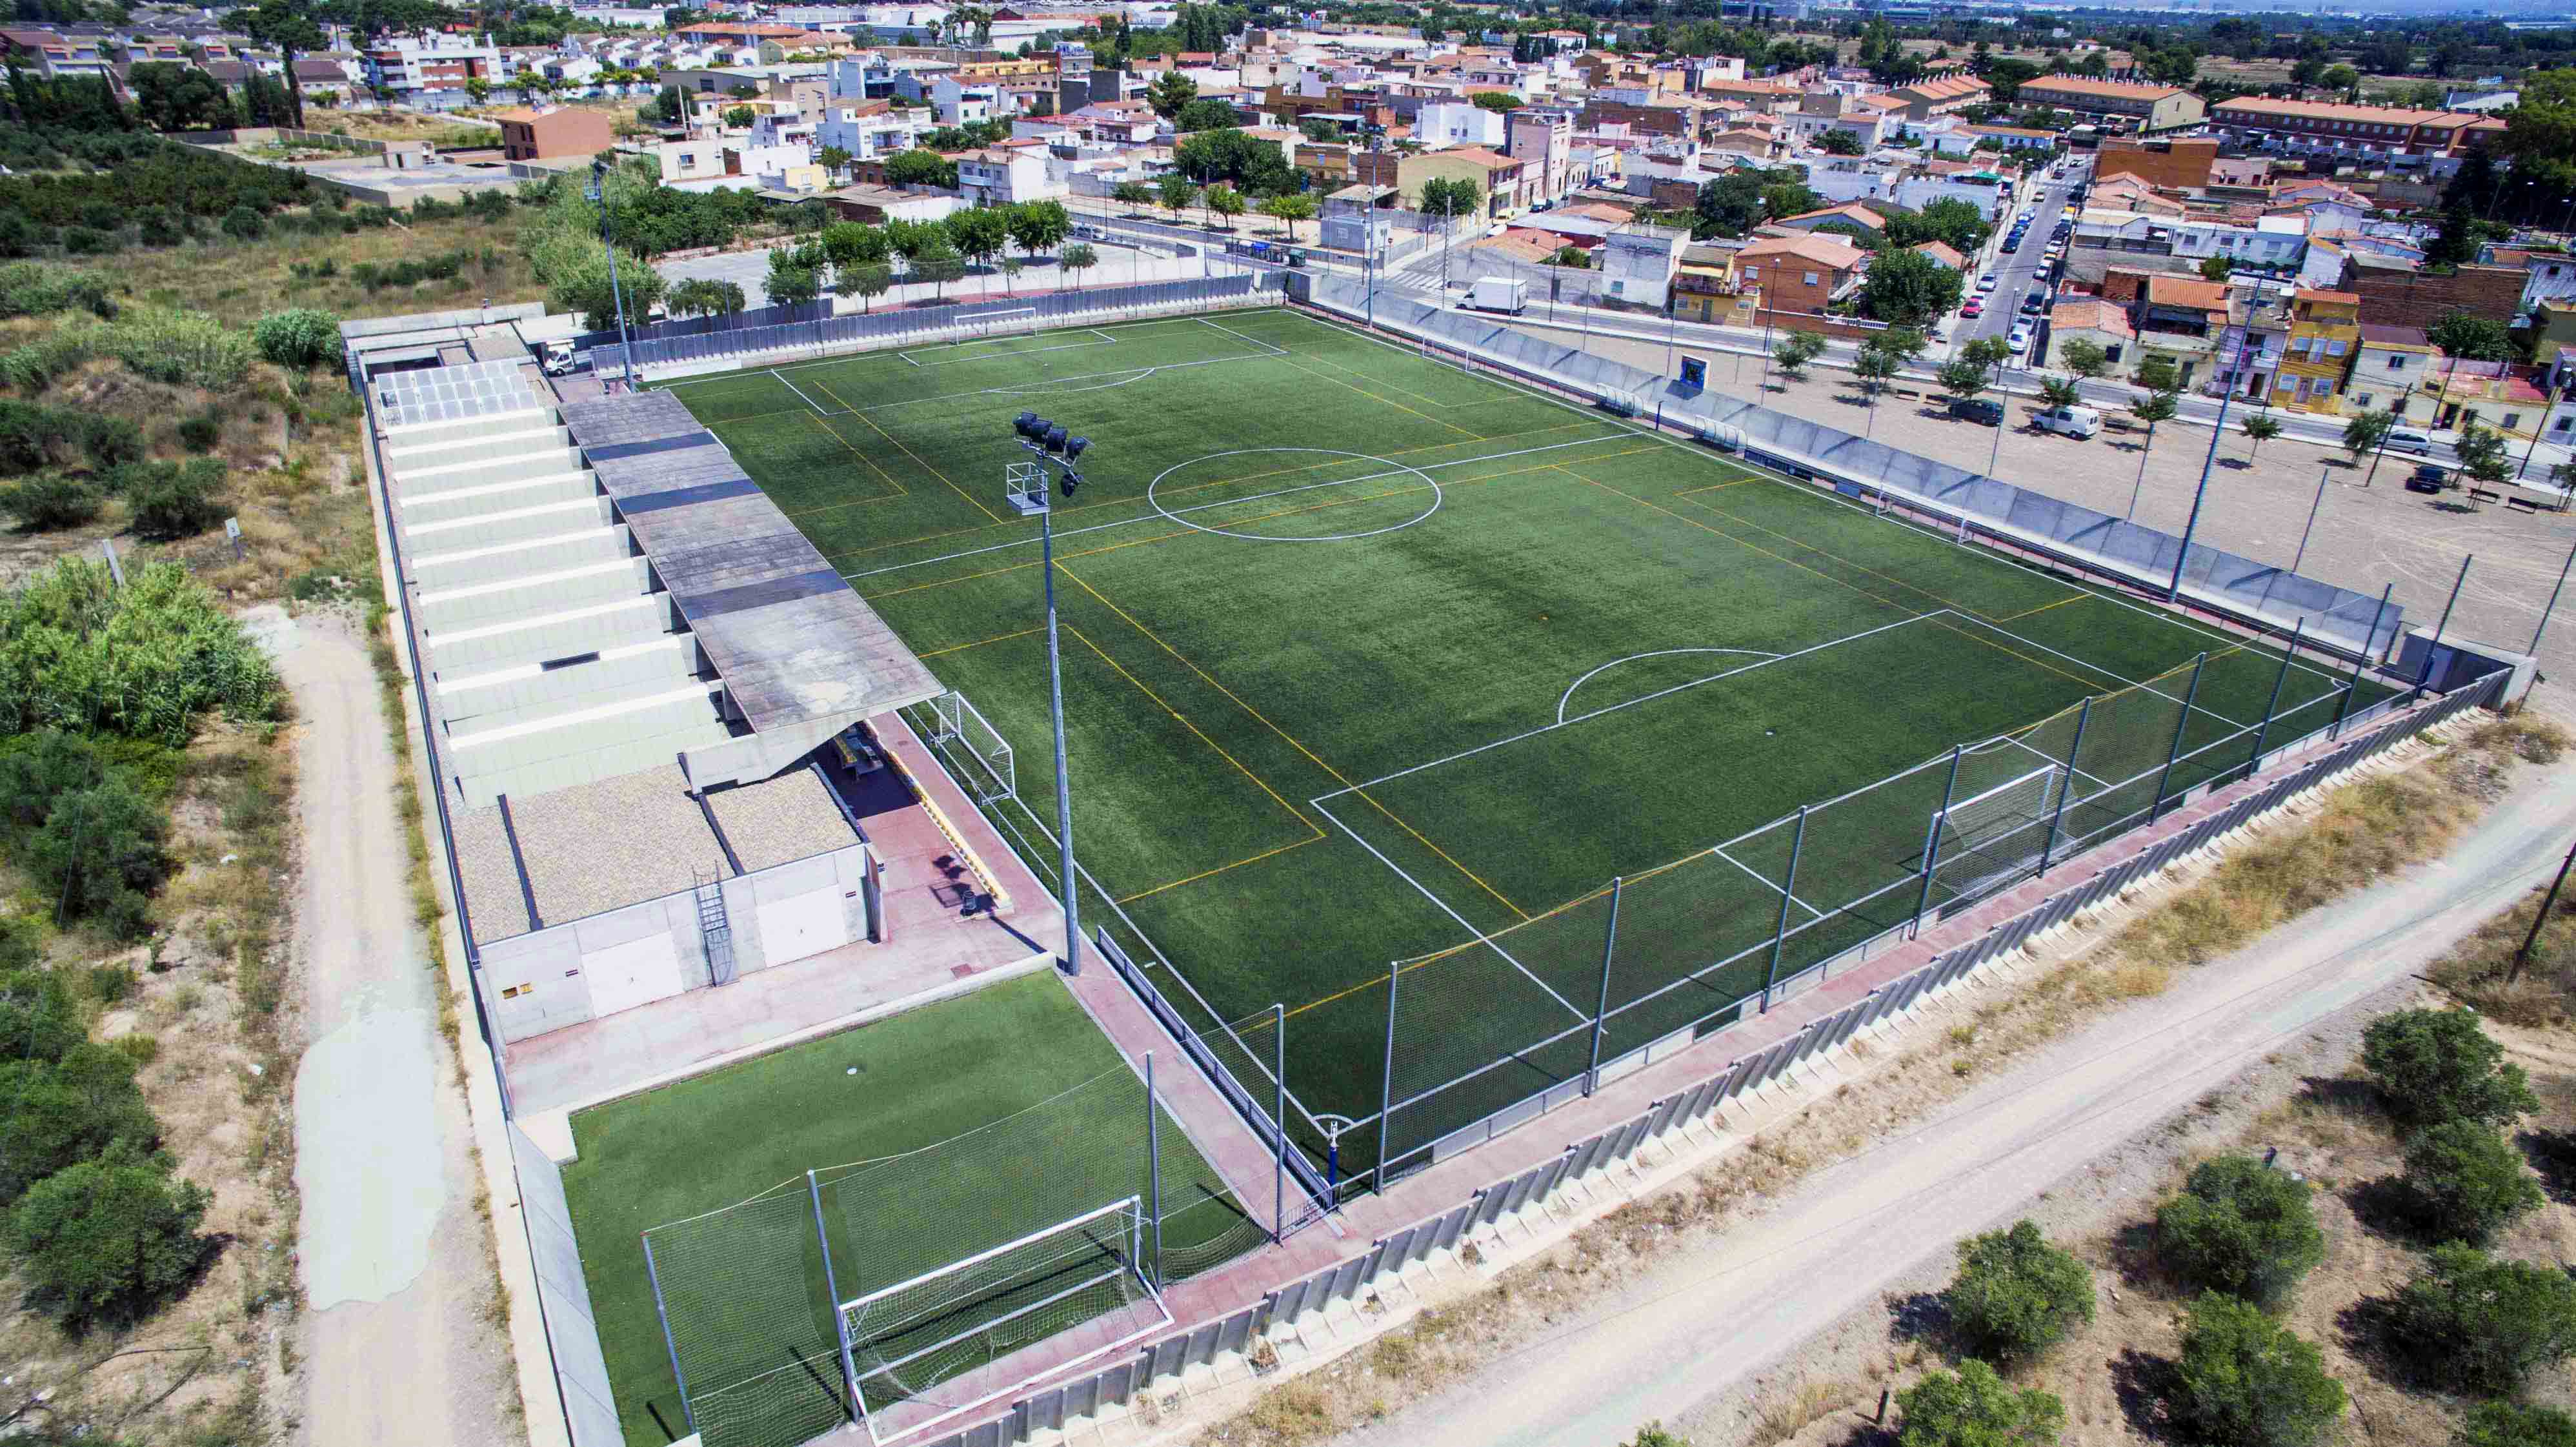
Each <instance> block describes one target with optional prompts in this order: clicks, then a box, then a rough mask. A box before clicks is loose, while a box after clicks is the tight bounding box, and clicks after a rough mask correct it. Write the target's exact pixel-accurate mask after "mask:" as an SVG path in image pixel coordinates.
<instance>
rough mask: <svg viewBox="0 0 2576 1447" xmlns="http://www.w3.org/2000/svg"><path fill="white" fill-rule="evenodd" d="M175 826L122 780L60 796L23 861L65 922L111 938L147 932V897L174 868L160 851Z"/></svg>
mask: <svg viewBox="0 0 2576 1447" xmlns="http://www.w3.org/2000/svg"><path fill="white" fill-rule="evenodd" d="M168 832H169V824H168V821H167V820H166V819H164V818H163V816H162V814H161V811H160V810H158V809H156V808H154V807H153V806H152V805H151V804H150V803H148V802H147V801H145V800H144V798H143V797H142V796H141V795H140V794H137V793H136V792H134V790H133V789H131V788H129V787H128V786H127V785H125V784H124V783H122V782H121V781H119V780H116V779H108V780H106V781H104V782H102V783H100V784H98V785H96V786H95V787H92V788H88V789H83V790H80V791H78V792H76V793H70V794H65V795H62V796H61V797H59V798H57V799H56V800H55V801H54V806H53V809H52V811H51V812H50V813H48V814H47V815H46V816H45V822H44V825H43V827H41V828H39V829H37V830H36V832H35V834H34V835H32V836H31V837H30V838H29V839H28V841H27V846H26V849H25V851H24V855H23V858H22V859H21V860H20V861H19V862H20V863H21V864H22V865H24V866H25V868H26V870H27V873H28V874H29V875H30V876H31V877H32V878H33V879H34V880H35V881H36V884H37V886H38V887H39V888H41V889H42V890H43V891H44V892H45V897H46V898H48V899H51V900H55V901H58V902H59V903H58V905H57V908H59V909H60V911H61V912H62V915H63V917H64V918H67V919H90V920H94V921H96V922H97V923H99V924H100V925H101V926H103V927H105V928H106V929H107V930H108V932H109V933H111V934H115V935H118V936H122V937H126V938H132V937H134V936H137V935H140V934H142V933H144V932H145V929H146V926H147V925H148V923H149V922H148V921H147V920H146V919H145V917H144V913H143V900H144V898H145V897H146V896H148V895H150V894H151V893H152V891H154V890H156V889H158V888H160V887H161V881H162V880H164V879H166V878H168V877H169V875H170V870H171V868H172V864H171V859H170V856H169V855H168V853H166V852H165V851H164V850H163V848H162V841H163V840H164V839H165V838H166V837H167V835H168Z"/></svg>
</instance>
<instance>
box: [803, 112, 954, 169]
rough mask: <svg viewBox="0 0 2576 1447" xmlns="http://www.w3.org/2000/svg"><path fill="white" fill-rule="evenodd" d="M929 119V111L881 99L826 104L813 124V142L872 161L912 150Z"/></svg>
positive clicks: (816, 144)
mask: <svg viewBox="0 0 2576 1447" xmlns="http://www.w3.org/2000/svg"><path fill="white" fill-rule="evenodd" d="M929 123H930V117H929V113H928V112H926V111H918V110H897V109H895V108H894V106H893V105H891V104H889V103H888V102H885V101H881V100H872V101H864V102H861V103H858V104H855V105H839V104H833V105H826V106H824V107H823V109H822V112H821V119H820V120H819V121H818V122H817V123H816V124H815V127H814V145H815V149H817V150H825V149H829V148H831V147H834V146H838V147H840V148H841V149H842V150H844V151H847V152H849V153H850V156H851V158H852V159H853V160H861V161H871V160H875V159H877V158H878V157H881V156H890V155H893V154H894V153H895V152H897V151H908V150H911V149H912V148H913V147H914V146H915V145H917V144H918V143H919V142H920V139H921V133H922V131H923V129H924V128H926V127H927V126H928V125H929Z"/></svg>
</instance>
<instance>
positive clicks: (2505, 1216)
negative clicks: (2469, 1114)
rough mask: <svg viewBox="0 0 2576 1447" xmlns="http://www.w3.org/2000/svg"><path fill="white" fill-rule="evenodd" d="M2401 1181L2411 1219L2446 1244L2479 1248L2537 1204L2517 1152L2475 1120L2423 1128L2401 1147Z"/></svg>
mask: <svg viewBox="0 0 2576 1447" xmlns="http://www.w3.org/2000/svg"><path fill="white" fill-rule="evenodd" d="M2402 1179H2403V1182H2404V1184H2405V1187H2406V1192H2407V1194H2408V1196H2410V1197H2411V1198H2412V1206H2413V1209H2414V1213H2415V1217H2416V1219H2417V1220H2418V1221H2419V1222H2421V1223H2422V1225H2423V1226H2424V1228H2425V1229H2426V1230H2427V1231H2429V1232H2431V1233H2432V1234H2433V1235H2435V1236H2438V1237H2440V1238H2442V1239H2443V1240H2446V1241H2467V1242H2470V1243H2473V1244H2484V1243H2485V1242H2486V1241H2488V1240H2489V1239H2491V1238H2492V1237H2493V1236H2494V1235H2495V1233H2496V1232H2498V1231H2500V1230H2502V1229H2504V1227H2505V1226H2506V1225H2508V1224H2510V1223H2511V1222H2512V1221H2513V1219H2514V1218H2515V1217H2517V1216H2521V1215H2524V1214H2526V1213H2528V1212H2530V1211H2531V1210H2532V1209H2533V1208H2534V1207H2537V1206H2538V1205H2539V1204H2540V1201H2541V1193H2540V1182H2539V1181H2538V1180H2536V1179H2534V1178H2533V1177H2532V1175H2531V1173H2530V1172H2529V1171H2528V1170H2526V1169H2524V1167H2523V1162H2522V1154H2521V1152H2519V1151H2516V1150H2515V1149H2514V1148H2513V1147H2512V1146H2510V1145H2507V1144H2506V1143H2505V1139H2504V1137H2503V1136H2502V1135H2500V1134H2498V1133H2497V1131H2496V1129H2495V1127H2494V1126H2491V1125H2487V1124H2485V1123H2484V1122H2481V1121H2474V1120H2446V1121H2443V1122H2441V1123H2440V1124H2438V1125H2430V1126H2426V1127H2425V1128H2424V1129H2423V1130H2422V1131H2420V1132H2418V1133H2417V1134H2416V1136H2415V1138H2414V1139H2413V1140H2412V1141H2410V1142H2408V1143H2407V1146H2406V1174H2405V1176H2404V1177H2403V1178H2402Z"/></svg>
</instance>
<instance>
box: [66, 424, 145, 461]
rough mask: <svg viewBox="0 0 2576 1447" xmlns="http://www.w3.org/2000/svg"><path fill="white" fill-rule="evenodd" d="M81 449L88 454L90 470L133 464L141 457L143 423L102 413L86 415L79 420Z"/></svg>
mask: <svg viewBox="0 0 2576 1447" xmlns="http://www.w3.org/2000/svg"><path fill="white" fill-rule="evenodd" d="M81 450H82V451H84V452H86V453H88V454H89V460H90V464H91V465H92V466H94V467H115V466H117V465H119V464H121V463H127V462H137V461H140V460H141V459H142V457H143V424H141V423H139V422H137V421H135V420H134V419H133V418H131V417H112V416H109V415H108V414H106V413H104V412H92V413H87V414H85V415H84V416H83V418H82V427H81Z"/></svg>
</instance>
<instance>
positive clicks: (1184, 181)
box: [1156, 171, 1199, 221]
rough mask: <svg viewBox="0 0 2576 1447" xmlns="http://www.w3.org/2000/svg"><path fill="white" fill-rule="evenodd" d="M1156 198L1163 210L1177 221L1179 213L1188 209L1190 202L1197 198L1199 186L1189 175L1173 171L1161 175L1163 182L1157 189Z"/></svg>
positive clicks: (1179, 217)
mask: <svg viewBox="0 0 2576 1447" xmlns="http://www.w3.org/2000/svg"><path fill="white" fill-rule="evenodd" d="M1156 198H1157V199H1158V200H1159V201H1160V202H1161V203H1162V207H1163V209H1164V210H1166V211H1169V212H1171V213H1172V219H1173V220H1175V221H1178V220H1180V219H1181V213H1182V212H1184V211H1187V210H1188V209H1190V203H1191V202H1193V201H1196V200H1197V199H1198V198H1199V188H1198V186H1197V185H1196V184H1195V183H1194V182H1192V181H1191V180H1190V178H1189V177H1187V176H1184V175H1182V174H1181V173H1180V172H1178V171H1174V172H1172V173H1170V174H1169V175H1167V176H1165V177H1163V184H1162V186H1161V187H1160V188H1159V189H1158V190H1157V192H1156Z"/></svg>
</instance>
